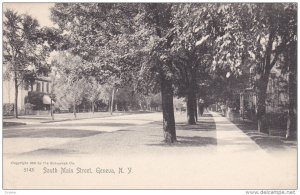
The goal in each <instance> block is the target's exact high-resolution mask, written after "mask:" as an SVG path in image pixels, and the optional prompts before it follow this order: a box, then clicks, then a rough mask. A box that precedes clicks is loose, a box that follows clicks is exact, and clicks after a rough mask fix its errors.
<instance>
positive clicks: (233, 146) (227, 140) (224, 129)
mask: <svg viewBox="0 0 300 195" xmlns="http://www.w3.org/2000/svg"><path fill="white" fill-rule="evenodd" d="M211 114H212V117H213V118H214V121H215V123H216V129H217V140H218V152H225V151H226V152H228V153H232V152H245V151H247V152H251V153H253V152H257V153H265V151H264V150H262V149H261V148H260V147H259V146H258V145H257V144H256V143H255V142H254V141H253V140H252V139H251V138H250V137H249V136H247V135H246V134H245V133H244V132H243V131H241V129H239V128H238V127H237V126H236V125H235V124H233V123H232V122H231V121H230V120H229V119H228V118H226V117H223V116H222V115H221V114H219V113H216V112H211Z"/></svg>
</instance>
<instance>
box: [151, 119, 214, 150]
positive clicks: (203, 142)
mask: <svg viewBox="0 0 300 195" xmlns="http://www.w3.org/2000/svg"><path fill="white" fill-rule="evenodd" d="M184 117H185V116H184ZM181 119H183V118H181ZM181 121H183V120H181ZM152 124H156V125H162V122H153V123H152ZM176 132H177V141H176V142H175V143H173V144H167V143H165V142H160V143H151V144H147V145H148V146H166V147H203V146H209V145H217V139H216V123H215V121H214V118H213V117H212V115H211V114H208V113H206V114H204V115H203V116H201V117H199V119H198V122H197V124H195V125H188V124H187V123H186V122H177V123H176Z"/></svg>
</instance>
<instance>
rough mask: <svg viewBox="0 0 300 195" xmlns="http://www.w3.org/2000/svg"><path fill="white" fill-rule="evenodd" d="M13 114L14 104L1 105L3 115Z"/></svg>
mask: <svg viewBox="0 0 300 195" xmlns="http://www.w3.org/2000/svg"><path fill="white" fill-rule="evenodd" d="M13 113H14V104H12V103H5V104H3V115H12V114H13Z"/></svg>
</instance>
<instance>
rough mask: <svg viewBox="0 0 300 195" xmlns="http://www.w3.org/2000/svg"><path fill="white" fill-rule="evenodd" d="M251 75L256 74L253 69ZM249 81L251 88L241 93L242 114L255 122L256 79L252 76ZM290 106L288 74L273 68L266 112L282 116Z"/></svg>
mask: <svg viewBox="0 0 300 195" xmlns="http://www.w3.org/2000/svg"><path fill="white" fill-rule="evenodd" d="M251 74H254V70H253V69H250V75H251ZM249 79H250V81H249V83H250V85H249V87H248V88H246V89H245V90H244V91H243V92H241V93H240V114H241V116H242V117H243V118H248V119H250V120H254V119H255V113H256V109H257V102H256V101H257V97H256V93H255V89H254V86H253V83H254V77H253V76H252V77H251V76H250V77H249ZM288 105H289V96H288V74H282V73H281V71H280V70H279V69H278V68H276V67H273V68H272V70H271V73H270V76H269V82H268V86H267V99H266V112H267V113H268V114H269V115H278V114H281V115H282V114H284V113H285V112H286V111H287V109H288Z"/></svg>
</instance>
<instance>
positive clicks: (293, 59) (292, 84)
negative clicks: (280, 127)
mask: <svg viewBox="0 0 300 195" xmlns="http://www.w3.org/2000/svg"><path fill="white" fill-rule="evenodd" d="M288 63H289V111H288V120H287V131H286V138H287V139H295V138H297V46H296V43H294V44H292V45H291V47H290V48H289V51H288Z"/></svg>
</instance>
